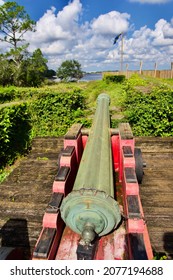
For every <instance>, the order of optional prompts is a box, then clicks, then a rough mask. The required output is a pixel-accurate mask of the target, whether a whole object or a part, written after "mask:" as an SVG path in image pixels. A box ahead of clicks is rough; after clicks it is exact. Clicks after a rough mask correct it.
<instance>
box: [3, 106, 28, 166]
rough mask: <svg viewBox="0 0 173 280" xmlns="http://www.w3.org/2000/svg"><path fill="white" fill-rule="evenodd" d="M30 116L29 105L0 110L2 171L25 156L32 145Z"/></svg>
mask: <svg viewBox="0 0 173 280" xmlns="http://www.w3.org/2000/svg"><path fill="white" fill-rule="evenodd" d="M30 131H31V123H30V115H29V113H28V110H27V104H18V105H13V106H8V107H3V108H1V109H0V169H1V168H3V167H4V166H5V165H6V164H11V163H13V161H14V160H15V158H16V157H17V156H18V155H19V154H23V153H24V152H25V151H26V150H27V148H28V146H29V143H30Z"/></svg>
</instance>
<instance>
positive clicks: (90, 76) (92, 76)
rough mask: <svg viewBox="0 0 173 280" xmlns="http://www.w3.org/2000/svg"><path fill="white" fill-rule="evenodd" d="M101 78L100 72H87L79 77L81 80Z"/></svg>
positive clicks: (87, 80)
mask: <svg viewBox="0 0 173 280" xmlns="http://www.w3.org/2000/svg"><path fill="white" fill-rule="evenodd" d="M96 80H102V73H87V74H85V75H84V76H83V78H82V79H80V81H81V82H89V81H96Z"/></svg>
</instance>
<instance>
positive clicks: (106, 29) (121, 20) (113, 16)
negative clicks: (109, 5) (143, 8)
mask: <svg viewBox="0 0 173 280" xmlns="http://www.w3.org/2000/svg"><path fill="white" fill-rule="evenodd" d="M129 19H130V15H129V14H127V13H122V14H121V13H120V12H117V11H112V12H110V13H107V14H105V15H100V16H99V17H98V18H97V19H94V20H93V23H92V26H91V27H92V29H93V31H94V32H96V33H98V34H102V35H115V34H119V33H121V32H126V31H127V30H128V26H129V22H128V20H129Z"/></svg>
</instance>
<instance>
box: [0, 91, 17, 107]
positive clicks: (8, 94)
mask: <svg viewBox="0 0 173 280" xmlns="http://www.w3.org/2000/svg"><path fill="white" fill-rule="evenodd" d="M14 99H15V90H14V89H13V88H11V87H10V88H7V87H6V88H0V103H5V102H9V101H12V100H14Z"/></svg>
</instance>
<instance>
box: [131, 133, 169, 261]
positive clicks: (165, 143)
mask: <svg viewBox="0 0 173 280" xmlns="http://www.w3.org/2000/svg"><path fill="white" fill-rule="evenodd" d="M136 146H138V147H140V148H141V150H142V156H143V160H144V161H145V162H146V165H147V166H146V168H144V177H143V182H142V184H141V186H140V196H141V201H142V205H143V209H144V215H145V219H146V222H147V226H148V230H149V235H150V240H151V244H152V247H153V249H154V251H155V252H158V253H163V254H166V255H167V256H168V258H170V259H172V258H173V137H170V138H159V137H157V138H153V137H141V138H136Z"/></svg>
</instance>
